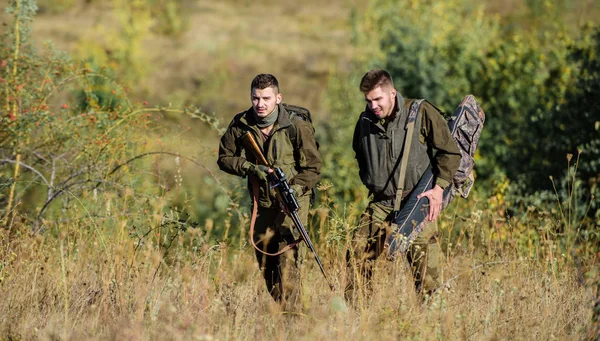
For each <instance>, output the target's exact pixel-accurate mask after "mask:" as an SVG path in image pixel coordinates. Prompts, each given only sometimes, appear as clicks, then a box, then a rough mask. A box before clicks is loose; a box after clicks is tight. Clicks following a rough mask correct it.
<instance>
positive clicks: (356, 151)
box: [352, 115, 366, 185]
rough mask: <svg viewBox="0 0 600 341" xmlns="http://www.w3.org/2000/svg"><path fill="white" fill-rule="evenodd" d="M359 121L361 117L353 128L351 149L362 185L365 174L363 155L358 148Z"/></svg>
mask: <svg viewBox="0 0 600 341" xmlns="http://www.w3.org/2000/svg"><path fill="white" fill-rule="evenodd" d="M361 119H362V115H361V116H360V117H359V119H358V121H357V122H356V126H355V127H354V135H353V136H352V149H353V150H354V157H355V158H356V161H357V162H358V175H359V177H360V180H361V181H362V183H363V184H365V182H364V181H363V179H364V177H363V174H364V173H365V155H364V153H363V151H362V149H361V146H360V123H361ZM365 185H366V184H365Z"/></svg>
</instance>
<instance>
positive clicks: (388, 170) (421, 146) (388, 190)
mask: <svg viewBox="0 0 600 341" xmlns="http://www.w3.org/2000/svg"><path fill="white" fill-rule="evenodd" d="M412 101H413V100H411V99H406V100H405V99H404V98H402V97H401V96H400V94H399V93H398V95H397V96H396V107H395V109H394V110H395V113H394V116H393V118H392V119H391V120H389V121H388V122H385V123H382V122H379V121H378V119H377V117H376V116H375V115H374V114H373V112H372V111H371V110H370V109H369V108H368V107H367V108H366V109H365V111H364V112H363V113H361V115H360V117H359V119H358V122H357V124H356V128H355V130H354V138H353V141H352V147H353V149H354V152H355V153H356V160H357V161H358V167H359V174H360V178H361V181H362V182H363V184H365V186H366V187H367V188H368V189H369V191H370V192H371V193H372V194H374V196H375V200H377V198H381V199H389V198H393V197H394V196H395V195H396V191H397V189H398V180H399V174H400V167H399V163H400V162H399V161H400V159H401V157H402V150H403V147H404V138H405V133H406V129H405V127H406V120H407V117H408V109H409V108H410V105H411V103H412ZM414 132H415V133H414V134H413V141H412V146H411V150H410V152H409V160H408V167H407V171H406V180H405V184H404V189H405V190H406V191H405V192H409V191H410V190H411V189H412V188H413V187H414V186H415V185H416V184H417V182H418V181H419V179H420V178H421V176H422V175H423V172H424V171H425V169H426V168H427V166H428V165H429V164H430V163H432V164H433V171H434V174H435V175H436V184H438V185H440V187H442V188H446V187H447V186H448V185H449V184H450V183H451V182H452V177H453V175H454V173H456V170H457V169H458V166H459V164H460V160H461V154H460V150H459V149H458V146H457V145H456V142H455V141H454V139H453V138H452V135H451V134H450V129H449V128H448V122H447V121H446V120H445V119H444V117H443V116H442V115H441V113H440V111H439V110H438V109H437V108H436V107H434V106H433V105H432V104H430V103H429V102H427V101H423V103H422V105H421V108H420V111H419V114H418V116H417V120H416V122H415V131H414ZM392 175H393V176H392Z"/></svg>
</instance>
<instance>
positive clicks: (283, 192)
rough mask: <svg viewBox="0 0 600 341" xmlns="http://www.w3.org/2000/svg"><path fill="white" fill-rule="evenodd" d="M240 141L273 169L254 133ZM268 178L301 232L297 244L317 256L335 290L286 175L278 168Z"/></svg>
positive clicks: (331, 286)
mask: <svg viewBox="0 0 600 341" xmlns="http://www.w3.org/2000/svg"><path fill="white" fill-rule="evenodd" d="M240 140H241V142H242V144H243V145H244V146H246V147H247V150H249V151H250V152H251V153H252V154H253V156H254V157H255V159H256V160H257V161H258V162H260V164H262V165H264V166H267V167H269V168H271V165H269V163H268V162H267V159H266V158H265V157H264V155H263V153H262V151H261V148H260V147H259V146H258V144H257V143H256V140H255V139H254V136H253V135H252V133H251V132H250V131H247V132H246V133H245V134H244V135H242V136H241V137H240ZM267 177H268V180H269V183H270V184H271V188H275V189H276V192H277V199H278V200H279V202H280V203H281V204H282V205H283V207H284V208H285V209H284V211H285V213H286V214H287V215H289V216H290V218H291V219H292V222H293V223H294V225H295V226H296V229H297V230H298V231H299V232H300V239H298V240H297V241H296V243H297V242H300V241H304V243H305V244H306V246H307V247H308V248H309V249H310V251H311V252H312V253H313V255H314V256H315V260H316V261H317V264H318V265H319V268H320V269H321V273H322V274H323V277H325V280H326V281H327V284H329V288H331V290H334V289H335V287H334V286H333V284H332V283H331V282H330V281H329V278H328V277H327V274H326V273H325V269H324V268H323V264H322V263H321V260H320V259H319V256H318V255H317V251H316V250H315V247H314V245H313V243H312V241H311V240H310V237H309V236H308V231H306V228H305V227H304V224H302V221H300V217H299V216H298V209H299V208H300V205H299V204H298V200H296V196H294V190H293V189H292V188H291V187H290V184H289V183H288V181H287V178H286V176H285V173H283V170H282V169H281V168H279V167H276V168H275V169H273V172H269V173H268V174H267ZM255 207H256V204H255ZM250 238H251V240H253V239H252V236H251V237H250ZM294 245H295V243H294ZM255 248H256V249H257V250H259V251H260V252H263V251H262V250H260V249H258V248H257V247H256V246H255ZM280 252H281V251H280ZM263 253H264V252H263Z"/></svg>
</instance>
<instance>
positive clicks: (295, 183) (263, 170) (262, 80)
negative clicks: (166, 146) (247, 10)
mask: <svg viewBox="0 0 600 341" xmlns="http://www.w3.org/2000/svg"><path fill="white" fill-rule="evenodd" d="M250 91H251V94H250V95H251V100H252V107H251V108H250V109H248V110H246V111H244V112H242V113H239V114H237V115H236V116H235V117H234V118H233V120H232V122H231V124H230V125H229V127H228V128H227V131H226V132H225V133H224V134H223V136H222V137H221V143H220V146H219V159H218V161H217V163H218V165H219V168H221V170H223V171H225V172H227V173H229V174H232V175H237V176H241V177H248V189H249V191H250V195H251V196H253V191H252V187H253V184H254V183H256V184H258V186H259V191H258V195H257V198H256V199H257V202H258V205H257V206H258V215H257V218H256V223H255V229H254V235H253V236H252V238H253V240H254V242H255V243H256V245H257V246H258V247H259V248H260V249H262V250H263V251H265V252H266V253H276V252H277V251H278V250H280V249H282V248H283V247H285V246H286V245H287V244H290V243H293V242H294V241H295V240H296V239H297V238H298V233H297V231H295V228H294V227H293V224H292V222H291V219H290V218H289V217H288V216H287V215H286V214H285V213H284V212H283V211H282V210H281V206H280V204H279V202H278V201H277V198H276V196H275V191H274V190H272V189H270V188H269V184H268V183H267V172H268V171H269V170H268V167H265V166H262V165H261V166H259V165H258V164H259V163H258V162H257V160H255V159H254V156H253V154H252V153H251V152H250V151H247V150H245V149H244V148H245V147H244V146H243V145H242V144H241V142H240V137H241V136H242V135H243V134H244V133H246V132H248V131H249V132H251V133H252V134H253V136H254V139H255V140H256V142H257V143H258V145H259V147H260V148H261V151H262V153H263V155H264V156H265V158H266V160H267V162H268V164H269V165H270V166H271V167H272V168H276V167H280V168H281V169H282V170H283V172H284V173H285V175H286V178H287V179H288V180H289V183H290V187H291V188H292V189H293V190H294V192H295V195H296V198H297V200H298V203H299V204H300V209H299V211H298V216H299V217H300V220H301V221H302V223H303V224H305V225H306V222H307V219H308V209H309V205H310V192H311V189H312V188H313V187H314V186H315V185H316V183H317V181H319V178H320V174H321V156H320V154H319V151H318V149H317V144H316V141H315V137H314V129H313V127H312V125H311V124H310V123H309V122H307V121H304V120H303V119H301V118H300V117H298V116H297V115H296V116H294V117H290V113H289V112H288V111H287V110H286V108H285V107H284V105H282V104H281V101H282V95H281V93H280V92H279V83H278V81H277V79H276V78H275V77H274V76H273V75H270V74H260V75H257V76H256V77H255V78H254V80H253V81H252V84H251V87H250ZM255 253H256V259H257V261H258V263H259V267H260V268H261V270H262V271H263V275H264V278H265V282H266V285H267V290H268V291H269V293H270V294H271V295H272V296H273V298H274V299H275V300H276V301H278V302H281V303H284V304H285V306H290V304H291V306H293V305H294V304H295V303H296V301H297V299H298V293H299V281H300V278H299V271H298V262H299V260H298V246H295V247H294V248H292V249H291V250H289V251H287V252H285V253H283V254H282V255H281V256H267V255H265V254H264V253H262V252H260V251H257V250H255Z"/></svg>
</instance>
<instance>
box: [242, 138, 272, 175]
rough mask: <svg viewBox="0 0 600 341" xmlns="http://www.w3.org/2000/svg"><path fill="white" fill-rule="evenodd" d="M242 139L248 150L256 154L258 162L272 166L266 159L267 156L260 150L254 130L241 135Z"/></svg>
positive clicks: (253, 154)
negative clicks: (253, 133)
mask: <svg viewBox="0 0 600 341" xmlns="http://www.w3.org/2000/svg"><path fill="white" fill-rule="evenodd" d="M240 140H241V141H242V144H243V145H244V146H246V147H247V148H248V150H249V151H250V152H251V153H252V156H254V158H255V159H256V162H257V163H259V164H262V165H263V166H267V167H270V165H269V163H268V162H267V159H265V156H264V155H263V153H262V151H261V150H260V147H259V146H258V143H256V140H255V139H254V135H252V132H250V131H247V132H246V133H244V135H242V136H240Z"/></svg>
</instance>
